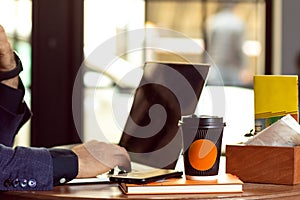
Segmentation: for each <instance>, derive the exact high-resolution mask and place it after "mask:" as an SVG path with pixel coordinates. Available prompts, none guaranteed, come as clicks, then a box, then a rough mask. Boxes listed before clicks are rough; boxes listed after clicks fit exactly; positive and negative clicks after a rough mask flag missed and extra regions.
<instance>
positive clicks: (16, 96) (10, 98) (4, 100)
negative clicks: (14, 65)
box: [0, 80, 25, 113]
mask: <svg viewBox="0 0 300 200" xmlns="http://www.w3.org/2000/svg"><path fill="white" fill-rule="evenodd" d="M0 94H1V98H0V106H2V107H4V108H6V109H8V111H10V112H12V113H19V112H20V106H21V105H22V102H23V98H24V94H25V89H24V86H23V84H22V82H21V80H19V88H18V89H14V88H11V87H9V86H7V85H5V84H3V83H0Z"/></svg>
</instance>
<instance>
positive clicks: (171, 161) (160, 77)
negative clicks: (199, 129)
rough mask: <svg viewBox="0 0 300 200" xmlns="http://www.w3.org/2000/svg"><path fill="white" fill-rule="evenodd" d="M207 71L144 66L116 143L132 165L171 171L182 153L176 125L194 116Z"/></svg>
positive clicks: (157, 64) (182, 65)
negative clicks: (183, 118) (124, 151)
mask: <svg viewBox="0 0 300 200" xmlns="http://www.w3.org/2000/svg"><path fill="white" fill-rule="evenodd" d="M208 71H209V65H208V64H194V63H182V62H146V63H145V66H144V73H143V76H142V79H141V81H140V84H139V86H138V88H137V89H136V91H135V95H134V99H133V104H132V107H131V110H130V113H129V117H128V119H127V122H126V124H125V127H124V130H123V133H122V136H121V139H120V142H119V145H120V146H122V147H124V148H125V149H126V150H127V151H128V153H129V155H130V158H131V161H132V162H133V163H140V164H143V165H146V166H151V167H155V168H165V169H174V168H175V166H176V163H177V160H178V157H179V155H180V152H181V149H182V139H181V133H180V130H179V126H178V123H179V121H180V120H181V118H182V116H188V115H192V114H194V112H195V109H196V106H197V104H198V100H199V97H200V94H201V92H202V89H203V87H204V85H205V82H206V79H207V75H208ZM135 165H136V164H133V168H134V166H135Z"/></svg>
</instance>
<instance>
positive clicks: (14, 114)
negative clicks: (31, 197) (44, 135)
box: [0, 25, 131, 190]
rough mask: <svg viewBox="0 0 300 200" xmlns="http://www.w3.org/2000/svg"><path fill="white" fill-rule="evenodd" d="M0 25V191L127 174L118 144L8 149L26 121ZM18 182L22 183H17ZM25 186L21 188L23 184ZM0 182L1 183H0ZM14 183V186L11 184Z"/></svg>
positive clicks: (13, 62)
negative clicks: (109, 173) (120, 171)
mask: <svg viewBox="0 0 300 200" xmlns="http://www.w3.org/2000/svg"><path fill="white" fill-rule="evenodd" d="M16 58H17V57H15V55H14V53H13V51H12V48H11V46H10V43H9V42H8V39H7V37H6V35H5V32H4V29H3V27H2V26H1V25H0V77H2V78H1V79H3V77H7V78H8V79H5V78H4V79H3V80H0V96H1V98H0V171H1V172H2V173H0V190H48V189H51V188H52V187H53V184H54V185H57V184H62V183H65V182H67V181H69V180H71V179H73V178H75V177H77V178H87V177H95V176H96V175H98V174H101V173H104V172H106V171H108V170H109V169H112V168H114V167H115V166H120V167H123V168H124V169H126V171H130V169H131V167H130V158H129V155H128V153H127V152H126V150H125V149H124V148H122V147H120V146H118V145H113V144H107V143H104V142H98V141H92V142H89V143H85V144H80V145H76V146H75V147H74V148H73V149H72V150H67V149H45V148H31V147H16V148H15V149H13V148H12V145H13V142H14V137H15V135H16V133H17V132H18V130H19V128H20V127H21V126H22V125H23V124H24V123H25V122H26V121H27V120H28V119H29V118H30V116H31V112H30V110H29V109H28V107H27V105H26V103H25V102H23V97H24V92H25V90H24V86H23V84H22V82H21V80H20V79H19V77H18V74H16V76H15V77H11V74H14V73H15V72H16V71H17V72H18V71H19V70H15V69H18V64H21V62H19V60H17V59H18V58H17V59H16ZM21 179H22V181H23V182H22V183H23V185H22V184H21V182H19V181H20V180H21ZM26 181H27V186H28V187H27V186H26V187H25V186H24V185H25V182H26ZM1 182H2V183H1ZM13 183H14V184H13Z"/></svg>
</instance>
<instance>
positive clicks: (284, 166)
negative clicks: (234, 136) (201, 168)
mask: <svg viewBox="0 0 300 200" xmlns="http://www.w3.org/2000/svg"><path fill="white" fill-rule="evenodd" d="M226 172H227V173H231V174H235V175H237V176H238V177H239V178H240V179H241V180H242V181H244V182H251V183H272V184H286V185H294V184H298V183H300V146H295V147H273V146H250V145H248V146H246V145H227V146H226Z"/></svg>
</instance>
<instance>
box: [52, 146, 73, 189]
mask: <svg viewBox="0 0 300 200" xmlns="http://www.w3.org/2000/svg"><path fill="white" fill-rule="evenodd" d="M49 152H50V154H51V156H52V161H53V184H54V185H60V184H64V183H67V182H69V181H71V180H72V179H74V178H75V177H76V176H77V174H78V158H77V155H76V154H75V153H74V152H73V151H71V150H68V149H58V148H53V149H49Z"/></svg>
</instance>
